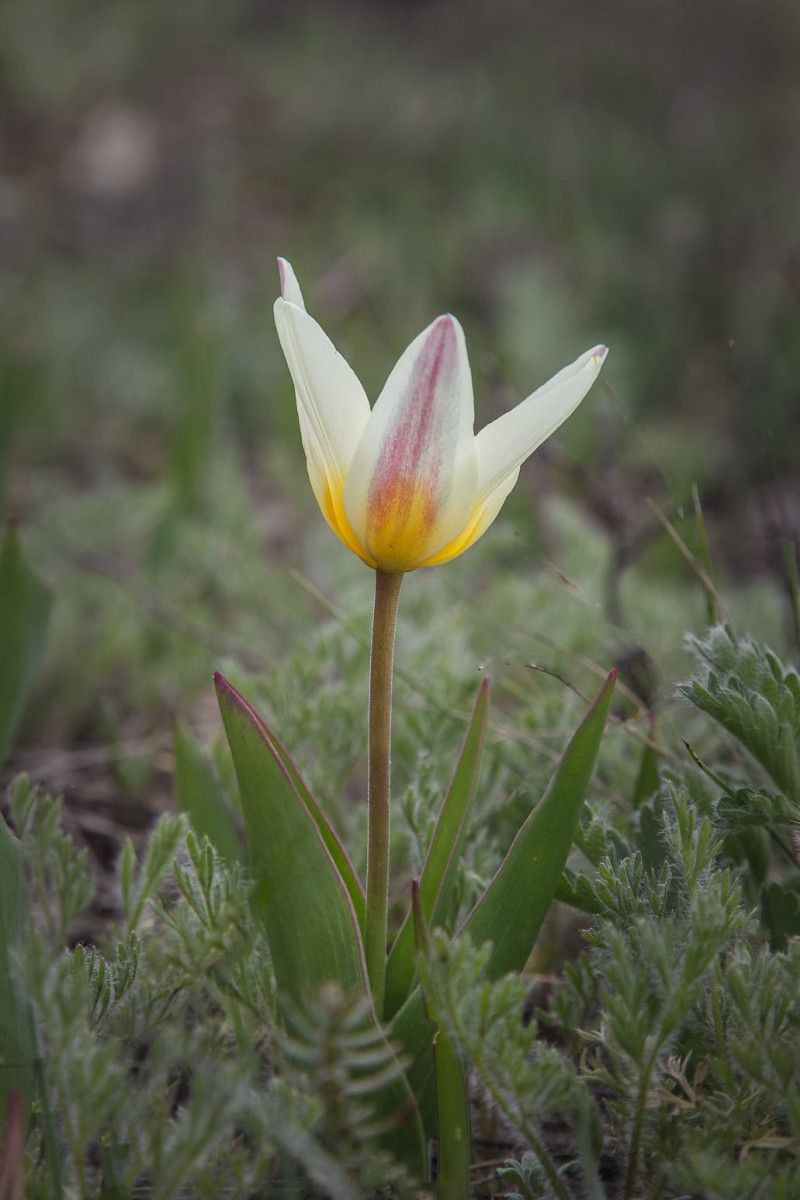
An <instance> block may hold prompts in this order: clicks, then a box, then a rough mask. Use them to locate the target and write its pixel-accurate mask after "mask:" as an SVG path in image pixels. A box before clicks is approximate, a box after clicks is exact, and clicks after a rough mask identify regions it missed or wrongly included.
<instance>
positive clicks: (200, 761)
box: [173, 720, 242, 863]
mask: <svg viewBox="0 0 800 1200" xmlns="http://www.w3.org/2000/svg"><path fill="white" fill-rule="evenodd" d="M173 745H174V748H175V792H176V795H177V799H178V807H179V808H180V810H181V812H185V813H186V814H187V816H188V817H189V820H190V821H191V823H192V827H193V828H194V831H195V833H197V834H199V835H200V836H201V837H202V836H205V837H207V838H208V840H209V841H210V842H211V845H212V846H213V847H214V849H215V850H216V851H217V853H218V854H219V855H220V856H221V857H222V858H224V859H225V860H226V862H231V863H232V862H239V861H241V858H242V843H241V841H240V840H239V834H238V833H237V831H236V825H235V823H234V820H233V817H232V816H231V813H230V811H229V809H228V806H227V804H226V803H225V797H224V796H223V794H222V791H221V789H220V787H219V784H218V783H217V781H216V779H215V778H214V776H213V775H212V774H211V771H210V770H209V768H208V765H207V764H206V761H205V759H204V758H203V755H202V754H201V752H200V749H199V747H198V746H197V744H196V742H195V740H194V738H193V737H192V734H191V732H190V730H189V727H188V726H187V724H186V722H185V721H181V720H178V721H176V722H175V725H174V728H173Z"/></svg>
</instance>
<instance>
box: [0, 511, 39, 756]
mask: <svg viewBox="0 0 800 1200" xmlns="http://www.w3.org/2000/svg"><path fill="white" fill-rule="evenodd" d="M51 605H52V594H51V592H50V590H49V588H47V587H45V585H44V584H43V583H42V582H41V580H40V579H39V578H38V576H37V575H34V573H33V571H32V570H31V569H30V567H29V566H28V564H27V563H26V561H25V559H24V557H23V555H22V549H21V547H20V544H19V539H18V537H17V534H16V531H15V530H14V529H13V528H11V527H9V528H8V529H7V530H6V535H5V539H4V541H3V546H2V549H0V663H2V664H3V669H2V671H0V765H2V763H3V762H5V759H6V755H7V754H8V751H9V748H10V746H11V742H12V739H13V737H14V734H15V732H16V729H17V725H18V724H19V720H20V717H21V716H22V710H23V708H24V705H25V700H26V699H27V695H28V691H29V689H30V686H31V683H32V682H33V677H34V675H35V674H36V671H37V669H38V667H39V663H40V661H41V658H42V655H43V653H44V647H45V641H46V639H47V626H48V623H49V620H50V608H51Z"/></svg>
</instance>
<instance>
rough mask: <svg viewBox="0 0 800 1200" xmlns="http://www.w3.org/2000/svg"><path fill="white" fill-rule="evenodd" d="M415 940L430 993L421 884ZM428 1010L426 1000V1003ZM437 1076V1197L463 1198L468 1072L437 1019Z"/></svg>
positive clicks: (415, 899)
mask: <svg viewBox="0 0 800 1200" xmlns="http://www.w3.org/2000/svg"><path fill="white" fill-rule="evenodd" d="M411 911H412V920H413V923H414V941H415V945H416V949H417V953H418V955H419V958H420V975H421V976H422V984H423V989H424V995H425V996H426V997H429V996H430V962H431V958H430V938H429V936H428V924H427V921H426V919H425V914H424V912H423V910H422V896H421V889H420V885H419V884H418V883H417V882H416V881H415V882H414V884H413V885H412V903H411ZM425 1008H426V1010H427V1008H428V1004H427V1001H426V1003H425ZM433 1062H434V1071H435V1076H436V1129H437V1133H438V1170H437V1177H438V1188H437V1193H438V1197H439V1200H462V1198H463V1197H464V1196H468V1195H469V1190H470V1187H469V1164H470V1148H471V1142H470V1107H469V1088H468V1086H467V1072H466V1068H465V1065H464V1060H463V1057H462V1055H461V1053H460V1052H459V1049H458V1045H457V1043H456V1041H455V1039H454V1038H453V1037H452V1035H451V1033H450V1031H449V1029H448V1028H447V1027H446V1026H445V1025H443V1024H441V1023H439V1029H438V1032H437V1033H436V1035H435V1036H434V1039H433Z"/></svg>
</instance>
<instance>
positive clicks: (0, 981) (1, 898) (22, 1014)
mask: <svg viewBox="0 0 800 1200" xmlns="http://www.w3.org/2000/svg"><path fill="white" fill-rule="evenodd" d="M29 912H30V899H29V896H28V889H27V887H26V884H25V876H24V872H23V865H22V846H21V845H20V843H19V841H18V840H17V838H15V837H14V835H13V833H12V832H11V830H10V829H9V828H8V826H7V825H6V823H5V821H4V820H3V818H2V817H0V1117H2V1115H3V1114H4V1113H5V1111H6V1105H7V1103H8V1097H9V1095H10V1093H11V1091H12V1090H13V1089H14V1088H16V1089H18V1091H19V1092H20V1094H21V1097H22V1111H23V1114H24V1119H25V1120H27V1113H28V1110H29V1108H30V1101H31V1093H32V1091H33V1073H34V1059H35V1057H36V1044H35V1035H34V1029H33V1023H32V1017H31V1009H30V1005H29V1002H28V998H27V996H26V994H25V991H24V989H23V987H22V985H21V983H20V981H19V979H18V976H17V962H16V957H17V954H18V953H19V952H20V950H21V947H22V944H23V940H24V937H25V933H26V927H27V924H28V918H29Z"/></svg>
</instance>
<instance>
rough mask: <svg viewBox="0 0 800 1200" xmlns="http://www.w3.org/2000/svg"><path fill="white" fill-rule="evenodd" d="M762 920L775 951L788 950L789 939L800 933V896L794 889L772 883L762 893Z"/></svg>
mask: <svg viewBox="0 0 800 1200" xmlns="http://www.w3.org/2000/svg"><path fill="white" fill-rule="evenodd" d="M761 919H762V921H763V922H764V924H765V925H766V927H767V929H768V930H769V933H770V939H769V940H770V946H771V947H772V949H773V950H780V951H784V950H786V947H787V945H788V942H789V938H794V937H797V935H798V934H799V933H800V896H799V895H798V893H797V890H796V889H794V888H788V887H781V885H780V884H779V883H771V884H770V885H769V887H766V888H764V889H763V891H762V893H761Z"/></svg>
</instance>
